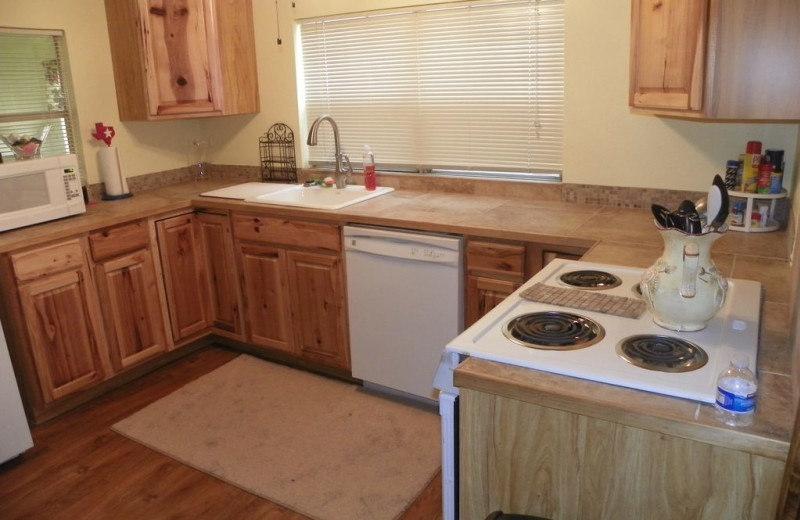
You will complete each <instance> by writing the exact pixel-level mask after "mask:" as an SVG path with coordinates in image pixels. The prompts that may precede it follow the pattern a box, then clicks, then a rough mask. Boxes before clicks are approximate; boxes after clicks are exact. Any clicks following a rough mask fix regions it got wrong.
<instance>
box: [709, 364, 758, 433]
mask: <svg viewBox="0 0 800 520" xmlns="http://www.w3.org/2000/svg"><path fill="white" fill-rule="evenodd" d="M757 390H758V382H757V381H756V376H755V374H754V373H753V371H752V370H750V361H749V360H748V359H747V358H746V357H742V356H736V357H734V358H733V359H732V360H731V364H730V365H728V368H727V369H726V370H725V371H724V372H722V373H721V374H720V375H719V377H718V378H717V402H716V404H715V406H716V408H717V415H718V416H719V417H720V419H721V420H722V421H723V422H724V423H725V424H727V425H728V426H747V425H749V424H752V422H753V415H754V413H755V408H756V391H757Z"/></svg>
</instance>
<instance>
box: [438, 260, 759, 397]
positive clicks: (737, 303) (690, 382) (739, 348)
mask: <svg viewBox="0 0 800 520" xmlns="http://www.w3.org/2000/svg"><path fill="white" fill-rule="evenodd" d="M579 270H596V271H602V272H607V273H610V274H613V275H614V276H616V277H618V278H619V279H620V283H619V284H616V285H615V284H610V285H609V286H608V288H606V289H597V288H592V289H578V288H570V290H574V291H587V290H588V291H591V292H592V293H594V294H597V293H602V294H609V295H614V296H622V297H626V298H631V299H637V298H641V295H640V293H638V292H637V291H636V288H637V285H638V283H639V280H640V279H641V276H642V273H643V272H644V269H635V268H628V267H622V266H613V265H606V264H595V263H589V262H575V261H569V260H561V259H558V260H554V261H553V262H551V263H549V264H548V265H547V266H546V267H545V268H544V269H542V271H540V272H539V273H537V274H536V275H535V276H533V277H532V278H531V279H530V280H528V281H527V282H526V283H525V284H524V285H523V286H522V287H521V288H520V289H519V290H517V291H516V292H515V293H514V294H512V295H511V296H509V297H508V298H507V299H506V300H504V301H503V302H502V303H500V305H498V306H497V307H495V308H494V309H492V310H491V311H490V312H489V313H488V314H487V315H486V316H484V317H483V318H481V319H480V320H478V322H476V323H475V324H474V325H472V326H471V327H470V328H468V329H467V330H466V331H464V332H463V333H462V334H461V335H459V336H458V337H457V338H455V339H454V340H453V341H451V342H450V343H449V344H448V345H447V347H446V348H445V353H446V354H447V353H451V354H457V355H459V356H472V357H477V358H481V359H487V360H491V361H498V362H501V363H507V364H511V365H517V366H522V367H526V368H532V369H537V370H543V371H546V372H552V373H556V374H562V375H567V376H573V377H578V378H581V379H588V380H593V381H598V382H603V383H609V384H614V385H619V386H624V387H628V388H634V389H638V390H645V391H649V392H655V393H659V394H665V395H670V396H674V397H681V398H686V399H692V400H696V401H702V402H706V403H713V402H714V400H715V397H716V379H717V376H718V375H719V373H720V372H721V371H722V370H723V369H724V368H725V367H727V365H728V363H729V362H730V359H731V358H732V357H733V356H734V355H735V354H743V355H746V356H748V357H749V358H750V360H751V366H755V365H756V361H757V353H758V352H757V351H758V332H759V318H760V309H761V284H759V283H758V282H753V281H749V280H736V279H733V280H730V279H729V280H728V282H729V287H728V295H727V299H726V303H725V306H724V307H723V308H722V309H721V310H720V312H719V313H718V314H717V315H716V316H715V317H714V319H713V320H711V322H709V324H708V326H707V327H706V328H705V329H703V330H701V331H696V332H676V331H672V330H668V329H665V328H662V327H660V326H658V325H656V324H655V322H653V318H652V315H651V314H650V313H649V312H644V313H643V314H641V315H640V316H639V317H638V318H630V317H624V316H616V315H611V314H604V313H600V312H595V311H590V310H585V309H575V308H570V307H563V306H558V305H553V304H547V303H539V302H534V301H530V300H527V299H525V298H523V297H521V296H520V293H522V292H523V291H525V289H527V288H528V287H531V286H532V285H534V284H537V283H542V284H544V285H547V286H553V287H560V288H564V287H567V286H566V285H565V284H564V283H563V281H562V280H561V277H562V276H563V275H564V274H566V273H569V272H572V271H579ZM550 311H563V312H568V313H571V314H575V315H579V316H582V317H585V318H588V319H589V320H591V321H595V322H597V323H599V324H600V325H601V326H602V328H603V329H604V331H605V335H604V336H603V337H602V338H600V339H599V341H596V342H595V343H593V344H591V345H590V346H587V347H584V348H579V349H557V350H554V349H536V348H530V347H525V346H522V345H520V344H519V343H518V342H517V341H513V340H512V339H510V338H509V337H508V334H507V332H504V329H505V328H506V325H507V324H508V323H509V322H510V321H512V320H514V319H515V318H518V317H520V316H523V315H526V314H533V313H542V312H550ZM637 335H657V336H665V337H669V338H677V339H682V340H685V341H688V342H690V343H691V344H693V345H696V346H697V347H699V348H700V349H701V350H702V351H703V352H705V354H706V355H707V360H704V361H705V363H704V364H703V363H696V364H695V365H694V366H693V367H692V369H691V370H688V371H678V372H675V371H657V370H653V369H649V368H643V367H641V366H637V364H634V363H632V362H631V360H626V359H624V358H623V357H622V356H620V355H619V353H618V344H619V343H620V341H621V340H623V339H624V338H627V337H631V336H637Z"/></svg>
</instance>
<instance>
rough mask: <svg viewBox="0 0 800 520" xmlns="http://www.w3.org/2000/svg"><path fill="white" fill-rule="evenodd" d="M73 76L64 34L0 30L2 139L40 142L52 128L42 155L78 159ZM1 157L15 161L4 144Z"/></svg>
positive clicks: (0, 120) (0, 129) (1, 148)
mask: <svg viewBox="0 0 800 520" xmlns="http://www.w3.org/2000/svg"><path fill="white" fill-rule="evenodd" d="M67 71H68V64H67V63H66V52H65V41H64V36H63V34H61V33H54V32H51V31H48V32H44V31H42V32H39V31H21V30H13V29H2V28H0V134H1V135H3V136H8V135H9V134H16V135H18V136H26V135H27V136H30V137H40V136H41V133H42V129H43V128H44V127H45V126H46V125H50V133H49V135H48V136H47V138H46V139H45V141H44V144H43V146H42V147H41V148H40V152H41V155H42V156H43V157H46V156H51V155H60V154H64V153H75V148H74V145H73V143H74V139H73V131H72V117H71V110H70V92H69V90H68V89H69V81H68V78H67V76H66V74H67ZM0 153H2V154H3V156H4V158H6V159H8V158H10V157H13V154H12V152H11V150H10V149H9V148H8V147H7V146H6V145H5V144H4V143H2V141H0Z"/></svg>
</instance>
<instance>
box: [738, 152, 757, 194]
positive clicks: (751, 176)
mask: <svg viewBox="0 0 800 520" xmlns="http://www.w3.org/2000/svg"><path fill="white" fill-rule="evenodd" d="M746 150H747V151H746V152H745V153H743V154H741V155H740V156H739V161H740V162H741V163H742V186H741V190H742V191H743V192H745V193H756V191H757V188H758V167H759V166H760V165H761V142H760V141H748V142H747V149H746Z"/></svg>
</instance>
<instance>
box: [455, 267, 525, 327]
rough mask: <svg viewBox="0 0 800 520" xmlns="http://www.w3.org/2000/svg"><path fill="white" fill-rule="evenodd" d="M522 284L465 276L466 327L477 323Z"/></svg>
mask: <svg viewBox="0 0 800 520" xmlns="http://www.w3.org/2000/svg"><path fill="white" fill-rule="evenodd" d="M521 285H522V282H515V281H511V280H498V279H494V278H486V277H483V276H474V275H469V276H467V304H466V305H465V307H466V312H467V318H466V326H467V327H469V326H470V325H472V324H473V323H475V322H476V321H478V320H479V319H480V318H481V317H482V316H484V315H485V314H486V313H487V312H489V311H490V310H492V309H494V308H495V307H497V305H498V304H499V303H500V302H502V301H503V300H505V299H506V298H507V297H508V296H509V295H511V293H513V292H514V291H516V290H517V289H519V287H520V286H521Z"/></svg>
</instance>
